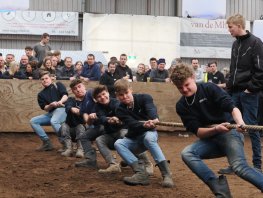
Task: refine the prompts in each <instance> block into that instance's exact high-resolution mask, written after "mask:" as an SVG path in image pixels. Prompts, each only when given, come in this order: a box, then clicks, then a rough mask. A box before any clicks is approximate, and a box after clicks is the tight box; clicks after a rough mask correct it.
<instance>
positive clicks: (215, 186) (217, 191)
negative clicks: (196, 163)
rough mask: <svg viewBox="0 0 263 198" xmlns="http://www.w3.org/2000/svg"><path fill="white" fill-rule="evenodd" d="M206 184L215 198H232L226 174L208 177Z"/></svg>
mask: <svg viewBox="0 0 263 198" xmlns="http://www.w3.org/2000/svg"><path fill="white" fill-rule="evenodd" d="M207 185H208V186H209V188H210V190H211V191H212V192H213V193H214V195H215V196H216V197H217V198H232V196H231V193H230V190H229V186H228V182H227V179H226V176H224V175H220V176H219V177H218V178H214V179H210V180H209V181H208V182H207Z"/></svg>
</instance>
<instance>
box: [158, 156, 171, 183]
mask: <svg viewBox="0 0 263 198" xmlns="http://www.w3.org/2000/svg"><path fill="white" fill-rule="evenodd" d="M157 166H158V167H159V169H160V171H161V174H162V176H163V181H162V183H161V184H162V186H163V187H165V188H172V187H174V182H173V178H172V174H171V172H170V169H169V166H168V162H167V161H166V160H164V161H161V162H160V163H158V164H157Z"/></svg>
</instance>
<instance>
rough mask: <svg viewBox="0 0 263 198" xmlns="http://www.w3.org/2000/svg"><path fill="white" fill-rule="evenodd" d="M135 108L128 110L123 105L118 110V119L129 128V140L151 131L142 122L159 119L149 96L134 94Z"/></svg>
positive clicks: (127, 135)
mask: <svg viewBox="0 0 263 198" xmlns="http://www.w3.org/2000/svg"><path fill="white" fill-rule="evenodd" d="M133 99H134V107H133V108H131V109H130V108H128V107H127V105H125V104H123V103H121V104H120V106H119V107H118V108H117V109H116V115H117V117H118V118H119V119H120V120H121V121H122V122H123V123H124V124H125V125H126V126H127V127H128V133H127V134H126V135H125V136H126V137H128V138H135V137H137V136H139V135H141V134H143V133H144V132H146V131H151V129H148V128H145V127H144V126H143V124H144V123H143V122H142V121H147V120H154V119H156V118H158V114H157V109H156V106H155V105H154V103H153V98H152V97H151V96H150V95H148V94H133Z"/></svg>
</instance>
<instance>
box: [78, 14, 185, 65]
mask: <svg viewBox="0 0 263 198" xmlns="http://www.w3.org/2000/svg"><path fill="white" fill-rule="evenodd" d="M83 23H84V26H83V43H82V46H83V50H87V51H103V52H106V53H104V55H105V56H106V58H107V59H108V60H109V58H110V57H111V56H116V57H117V58H119V56H120V54H122V53H125V54H127V55H128V56H136V59H134V60H129V61H128V63H127V64H128V65H129V66H130V67H132V68H135V67H137V65H138V64H139V63H141V62H142V63H145V64H148V63H149V59H150V58H151V57H156V58H165V59H166V63H167V68H168V67H169V66H170V63H171V61H172V59H174V58H176V57H180V46H179V45H180V43H179V42H180V40H179V39H180V22H179V18H177V17H155V16H145V15H144V16H139V15H118V14H111V15H105V14H96V15H95V14H85V15H84V22H83Z"/></svg>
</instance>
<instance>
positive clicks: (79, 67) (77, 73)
mask: <svg viewBox="0 0 263 198" xmlns="http://www.w3.org/2000/svg"><path fill="white" fill-rule="evenodd" d="M82 70H83V63H82V62H81V61H77V62H76V63H75V75H74V76H75V78H77V79H79V78H80V74H81V72H82Z"/></svg>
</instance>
